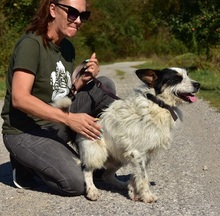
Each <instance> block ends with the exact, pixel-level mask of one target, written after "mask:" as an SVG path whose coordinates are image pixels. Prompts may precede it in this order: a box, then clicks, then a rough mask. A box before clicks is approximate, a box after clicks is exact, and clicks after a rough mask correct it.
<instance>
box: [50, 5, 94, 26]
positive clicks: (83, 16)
mask: <svg viewBox="0 0 220 216" xmlns="http://www.w3.org/2000/svg"><path fill="white" fill-rule="evenodd" d="M51 4H55V5H57V6H58V7H59V6H61V7H65V8H68V10H67V18H68V19H69V20H70V21H75V20H76V19H77V18H78V17H80V20H81V22H86V21H88V19H89V17H90V11H83V12H81V13H80V12H79V11H78V10H77V9H76V8H74V7H71V6H69V5H64V4H60V3H56V2H51Z"/></svg>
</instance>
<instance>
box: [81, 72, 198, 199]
mask: <svg viewBox="0 0 220 216" xmlns="http://www.w3.org/2000/svg"><path fill="white" fill-rule="evenodd" d="M166 70H168V72H167V71H166V74H167V73H168V74H169V72H170V77H171V74H172V75H173V76H172V78H170V79H168V80H167V81H166V82H165V83H162V80H164V75H163V71H160V73H159V72H158V71H157V72H156V71H153V70H139V71H137V75H138V77H139V78H140V79H141V80H142V81H143V82H144V83H145V84H143V85H142V86H140V87H139V88H137V89H135V91H134V94H133V95H131V96H129V97H128V98H126V99H125V100H117V101H114V102H113V103H112V104H111V105H110V106H109V107H108V108H107V109H106V110H104V112H103V113H102V114H101V116H100V121H99V124H100V125H101V126H102V128H103V130H104V133H103V137H102V139H101V140H95V141H91V140H88V139H86V138H85V137H83V136H81V137H80V138H79V140H78V141H77V142H78V146H79V152H80V159H81V161H82V165H83V167H84V169H83V172H84V177H85V183H86V193H87V198H89V199H90V200H97V199H98V198H99V191H98V189H97V188H96V187H95V185H94V183H93V179H92V173H93V171H94V170H95V169H100V168H102V167H105V168H106V171H105V173H104V175H103V179H104V180H105V181H106V182H108V183H111V184H114V185H115V186H116V187H118V188H126V187H127V186H128V190H129V192H128V194H129V197H130V198H131V199H132V200H135V201H136V200H139V201H143V202H144V203H151V202H155V201H156V200H157V197H156V196H155V195H154V194H153V193H152V192H151V191H150V187H149V179H148V175H147V171H146V167H147V164H148V163H149V161H150V159H151V157H152V155H153V154H155V153H156V152H157V151H158V150H159V149H161V148H165V149H166V148H167V147H168V146H169V144H170V141H171V131H172V129H173V128H174V127H175V124H176V122H175V121H174V120H173V118H172V116H171V114H170V112H169V111H168V110H167V109H164V108H161V107H160V106H158V104H156V103H154V102H152V101H151V100H149V99H147V97H146V94H147V93H150V94H152V95H154V96H156V97H157V98H158V99H160V100H162V101H163V102H165V103H166V104H168V105H170V106H171V107H172V109H173V110H174V112H175V113H176V115H177V116H178V117H181V112H180V110H179V109H178V108H177V104H180V103H182V102H183V95H184V96H185V97H186V99H187V98H188V97H189V96H190V97H194V96H193V95H192V94H193V93H195V92H197V91H198V90H199V86H200V85H199V83H197V82H195V81H193V80H191V79H190V78H189V77H188V76H187V73H186V71H185V70H184V69H180V68H171V69H166ZM164 73H165V72H164ZM161 74H162V76H161ZM168 77H169V75H168ZM175 78H176V80H175ZM160 79H161V81H160ZM163 82H164V81H163ZM161 83H162V85H161ZM146 84H147V85H146ZM158 85H160V86H161V87H160V89H159V90H160V92H159V93H157V92H156V90H155V89H157V88H158ZM149 86H150V87H149ZM180 95H181V97H182V98H181V97H180ZM188 102H189V101H188ZM127 164H131V165H133V173H132V177H131V179H130V181H129V183H127V182H121V181H119V180H118V179H117V178H116V177H115V172H116V171H117V170H118V169H120V168H121V167H122V166H125V165H127Z"/></svg>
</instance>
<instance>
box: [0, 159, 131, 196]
mask: <svg viewBox="0 0 220 216" xmlns="http://www.w3.org/2000/svg"><path fill="white" fill-rule="evenodd" d="M117 178H118V179H119V180H121V181H128V180H129V178H130V175H119V176H117ZM35 180H36V183H37V184H36V185H35V187H33V188H31V189H30V190H32V191H37V192H42V193H49V194H54V195H57V194H56V192H54V191H53V190H52V189H50V188H49V187H48V186H47V185H46V184H45V183H44V182H43V181H42V180H40V179H39V178H38V177H36V178H35ZM0 182H1V183H3V184H4V185H7V186H10V187H15V186H14V183H13V179H12V167H11V163H10V162H6V163H3V164H0ZM94 183H95V185H96V186H97V188H99V189H100V190H106V191H111V192H112V193H119V194H121V195H123V196H125V197H127V198H128V194H127V193H128V192H127V189H125V190H120V189H117V188H115V187H114V186H111V185H109V184H107V183H105V182H103V181H94Z"/></svg>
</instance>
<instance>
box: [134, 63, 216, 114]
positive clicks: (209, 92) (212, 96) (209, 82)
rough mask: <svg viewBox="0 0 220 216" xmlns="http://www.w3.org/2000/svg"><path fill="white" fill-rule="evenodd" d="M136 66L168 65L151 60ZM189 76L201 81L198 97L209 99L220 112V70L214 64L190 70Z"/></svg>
mask: <svg viewBox="0 0 220 216" xmlns="http://www.w3.org/2000/svg"><path fill="white" fill-rule="evenodd" d="M135 67H136V68H153V69H162V68H166V67H167V65H166V64H165V63H164V62H163V61H154V60H149V61H146V62H145V63H144V64H142V65H137V66H135ZM211 68H212V69H211ZM189 76H190V77H191V78H192V79H194V80H196V81H198V82H200V83H201V90H200V92H199V94H198V97H199V98H200V99H203V100H205V101H207V102H208V103H209V104H210V105H211V106H212V107H214V108H216V109H217V111H218V112H220V71H219V70H217V69H216V68H215V67H213V66H212V67H210V68H209V69H197V70H190V71H189Z"/></svg>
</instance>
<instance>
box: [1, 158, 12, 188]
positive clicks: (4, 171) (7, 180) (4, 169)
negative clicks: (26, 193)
mask: <svg viewBox="0 0 220 216" xmlns="http://www.w3.org/2000/svg"><path fill="white" fill-rule="evenodd" d="M0 182H1V183H3V184H5V185H8V186H13V182H12V168H11V163H10V162H6V163H4V164H0Z"/></svg>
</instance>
